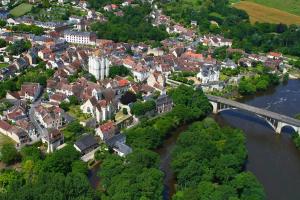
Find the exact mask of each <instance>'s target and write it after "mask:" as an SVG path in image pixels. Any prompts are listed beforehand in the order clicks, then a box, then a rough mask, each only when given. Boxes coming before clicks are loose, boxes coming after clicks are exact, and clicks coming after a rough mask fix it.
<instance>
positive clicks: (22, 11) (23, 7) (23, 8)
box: [10, 3, 32, 17]
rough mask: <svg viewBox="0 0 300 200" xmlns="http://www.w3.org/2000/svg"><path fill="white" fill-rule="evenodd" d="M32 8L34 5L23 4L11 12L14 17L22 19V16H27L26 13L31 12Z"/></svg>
mask: <svg viewBox="0 0 300 200" xmlns="http://www.w3.org/2000/svg"><path fill="white" fill-rule="evenodd" d="M31 8H32V5H30V4H28V3H22V4H20V5H18V6H17V7H15V8H13V9H12V10H11V11H10V14H11V15H12V16H14V17H20V16H22V15H25V14H26V13H28V12H30V11H31Z"/></svg>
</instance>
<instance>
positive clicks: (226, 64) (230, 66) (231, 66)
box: [221, 59, 238, 69]
mask: <svg viewBox="0 0 300 200" xmlns="http://www.w3.org/2000/svg"><path fill="white" fill-rule="evenodd" d="M237 67H238V66H237V64H235V62H234V61H233V60H230V59H226V60H225V61H224V62H222V64H221V68H222V69H223V68H225V69H236V68H237Z"/></svg>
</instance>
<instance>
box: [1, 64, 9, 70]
mask: <svg viewBox="0 0 300 200" xmlns="http://www.w3.org/2000/svg"><path fill="white" fill-rule="evenodd" d="M7 66H8V63H0V69H1V68H3V67H7Z"/></svg>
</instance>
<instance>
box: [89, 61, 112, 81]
mask: <svg viewBox="0 0 300 200" xmlns="http://www.w3.org/2000/svg"><path fill="white" fill-rule="evenodd" d="M110 65H111V62H110V61H109V60H108V58H107V57H98V56H90V57H89V73H91V74H92V75H94V76H95V78H96V79H97V80H103V79H104V78H105V77H108V75H109V67H110Z"/></svg>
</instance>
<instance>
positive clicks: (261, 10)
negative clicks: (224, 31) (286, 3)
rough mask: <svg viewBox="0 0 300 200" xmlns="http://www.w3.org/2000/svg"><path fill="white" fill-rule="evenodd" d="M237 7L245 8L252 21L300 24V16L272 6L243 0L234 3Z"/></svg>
mask: <svg viewBox="0 0 300 200" xmlns="http://www.w3.org/2000/svg"><path fill="white" fill-rule="evenodd" d="M233 6H234V7H236V8H239V9H241V10H245V11H246V12H247V13H248V14H249V16H250V21H251V23H255V22H269V23H284V24H300V16H297V15H294V14H290V13H287V12H284V11H281V10H278V9H275V8H270V7H267V6H263V5H260V4H257V3H253V2H249V1H241V2H238V3H236V4H234V5H233Z"/></svg>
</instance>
